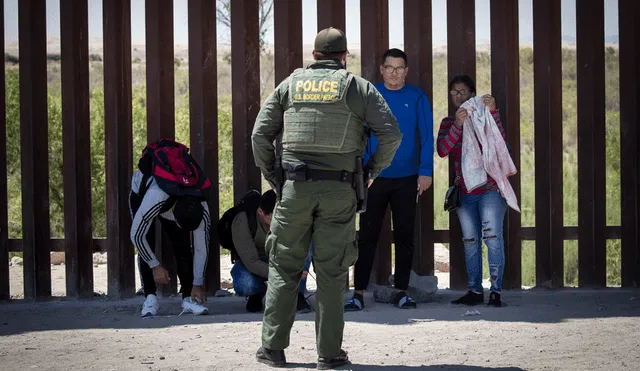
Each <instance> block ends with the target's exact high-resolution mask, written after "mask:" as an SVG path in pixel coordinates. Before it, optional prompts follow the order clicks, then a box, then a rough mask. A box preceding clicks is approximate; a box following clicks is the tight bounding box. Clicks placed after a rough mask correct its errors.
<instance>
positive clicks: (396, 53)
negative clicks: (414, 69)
mask: <svg viewBox="0 0 640 371" xmlns="http://www.w3.org/2000/svg"><path fill="white" fill-rule="evenodd" d="M389 57H391V58H402V59H403V60H404V65H405V66H408V63H407V54H405V52H403V51H402V50H400V49H396V48H393V49H389V50H387V51H386V52H384V54H383V55H382V64H384V62H385V61H386V60H387V58H389Z"/></svg>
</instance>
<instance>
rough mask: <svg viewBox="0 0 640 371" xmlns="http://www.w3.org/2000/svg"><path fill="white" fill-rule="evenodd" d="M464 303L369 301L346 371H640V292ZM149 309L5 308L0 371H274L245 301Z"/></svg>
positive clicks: (55, 303)
mask: <svg viewBox="0 0 640 371" xmlns="http://www.w3.org/2000/svg"><path fill="white" fill-rule="evenodd" d="M12 268H14V267H12ZM57 268H60V269H62V271H64V266H57V267H54V272H55V270H56V269H57ZM102 269H105V270H106V267H105V266H99V267H98V268H95V271H96V275H98V274H99V273H100V272H101V270H102ZM224 271H225V269H224V268H223V272H224ZM13 274H15V272H14V270H13V269H12V277H13ZM54 282H55V280H54ZM105 282H106V280H105ZM313 284H314V281H313V280H312V279H311V280H309V286H310V288H312V287H313ZM99 285H100V283H99V281H96V288H97V290H100V286H99ZM61 287H62V288H64V285H62V286H61ZM12 289H13V286H12ZM54 292H55V289H54ZM460 294H461V292H452V291H449V290H440V291H439V292H438V294H437V295H436V300H435V301H434V302H432V303H424V304H420V305H419V307H418V309H415V310H399V309H396V308H394V307H392V306H390V305H388V304H379V303H375V302H373V300H372V297H371V295H370V294H368V295H367V296H366V298H365V301H366V305H367V307H366V309H365V310H364V311H363V312H360V313H347V314H346V315H345V319H346V321H347V323H346V326H345V337H344V345H343V346H344V348H345V349H346V350H347V351H348V352H349V355H350V357H351V359H352V361H353V364H352V365H350V366H347V367H344V368H343V369H350V370H374V371H375V370H436V369H446V370H464V371H466V370H609V369H611V370H638V369H639V367H638V365H640V290H623V289H607V290H574V289H567V290H560V291H553V292H551V291H538V290H527V291H511V292H505V293H503V298H504V300H505V301H506V302H507V303H508V306H507V307H505V308H488V307H486V306H480V307H475V308H473V309H477V310H478V311H479V312H480V314H479V315H475V316H464V314H465V313H466V311H467V310H468V309H469V308H467V307H457V306H454V305H451V304H449V301H450V300H452V299H453V298H455V297H456V296H457V295H460ZM349 295H350V294H349V293H345V297H348V296H349ZM310 300H311V302H312V305H314V306H315V302H314V297H313V296H312V297H311V298H310ZM141 302H142V298H141V297H136V298H133V299H129V300H124V301H115V300H109V299H106V298H104V297H99V298H96V299H93V300H90V301H77V300H66V299H53V300H51V301H49V302H44V303H42V302H36V303H33V302H25V301H24V300H14V301H12V302H8V303H0V365H1V366H0V369H1V370H3V371H13V370H17V371H24V370H29V369H38V370H107V371H108V370H144V371H147V370H158V371H160V370H162V371H170V370H266V369H268V368H266V367H263V366H262V365H259V364H258V363H256V362H255V359H254V354H255V351H256V350H257V348H258V347H259V346H260V329H261V326H260V324H261V315H260V314H247V313H245V311H244V304H245V301H244V299H243V298H240V297H237V296H233V297H225V298H210V299H209V302H208V307H209V309H210V311H211V313H210V315H208V316H201V317H193V316H190V315H186V316H177V314H178V313H179V312H180V304H179V300H178V299H176V298H164V299H162V300H161V310H160V313H159V316H157V317H155V318H151V319H140V318H139V315H138V313H139V308H140V304H141ZM410 319H422V320H430V321H429V322H409V320H410ZM313 320H314V314H313V313H308V314H300V315H298V316H297V319H296V323H295V324H294V327H293V331H292V334H291V346H290V347H289V348H288V349H287V351H286V355H287V360H288V361H289V363H290V365H289V366H290V368H292V369H297V370H303V369H310V368H315V362H316V360H317V354H316V351H315V335H314V322H313ZM431 320H432V321H431Z"/></svg>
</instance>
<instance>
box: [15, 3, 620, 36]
mask: <svg viewBox="0 0 640 371" xmlns="http://www.w3.org/2000/svg"><path fill="white" fill-rule="evenodd" d="M144 1H145V0H131V8H132V9H131V14H132V16H131V17H132V25H131V37H132V40H133V41H134V42H136V41H137V42H144V39H145V34H144ZM514 1H515V0H514ZM575 1H576V0H562V35H563V38H564V39H565V41H569V42H572V41H574V40H573V38H575V33H576V29H575ZM302 3H303V11H302V16H303V21H302V28H303V43H304V44H312V43H313V39H314V37H315V35H316V31H317V30H316V28H317V22H316V19H317V18H316V17H317V10H316V6H317V1H316V0H302ZM475 3H476V39H477V41H478V43H487V42H488V41H489V39H490V28H489V15H490V11H489V0H475ZM4 4H5V5H4V6H5V40H6V41H17V39H18V0H5V1H4ZM359 5H360V0H346V13H347V14H346V33H347V39H348V41H349V44H351V45H358V44H359V43H360V11H359ZM531 12H532V0H520V6H519V16H520V19H519V25H520V40H521V42H522V43H531V42H532V39H533V36H532V16H531ZM446 14H447V13H446V0H433V43H434V44H436V45H442V44H446V42H447V40H446V36H447V35H446V33H447V32H446V31H447V22H446ZM402 18H403V1H402V0H389V43H390V44H391V45H402V44H403V38H404V34H403V20H402ZM270 25H271V26H272V25H273V22H271V23H270ZM617 35H618V1H617V0H605V38H606V39H607V40H609V39H614V38H615V36H617ZM47 37H48V38H60V2H59V0H47ZM89 37H96V38H101V37H102V0H89ZM174 38H175V42H176V44H187V41H188V35H187V0H174ZM218 41H219V42H223V43H224V42H228V41H229V33H228V30H226V29H225V28H224V27H223V26H221V25H220V24H218ZM267 42H268V43H273V27H270V31H269V33H268V35H267Z"/></svg>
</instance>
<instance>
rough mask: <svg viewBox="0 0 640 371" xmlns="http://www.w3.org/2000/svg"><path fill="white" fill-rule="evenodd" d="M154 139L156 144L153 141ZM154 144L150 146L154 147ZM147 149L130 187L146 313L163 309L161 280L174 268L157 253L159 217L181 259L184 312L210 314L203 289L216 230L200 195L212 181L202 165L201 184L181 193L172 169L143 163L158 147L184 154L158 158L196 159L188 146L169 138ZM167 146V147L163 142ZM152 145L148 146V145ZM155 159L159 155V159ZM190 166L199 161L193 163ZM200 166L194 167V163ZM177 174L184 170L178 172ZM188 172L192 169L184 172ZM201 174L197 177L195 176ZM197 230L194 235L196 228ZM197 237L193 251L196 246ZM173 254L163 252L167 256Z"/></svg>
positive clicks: (133, 233) (175, 166)
mask: <svg viewBox="0 0 640 371" xmlns="http://www.w3.org/2000/svg"><path fill="white" fill-rule="evenodd" d="M152 145H153V146H152ZM149 146H152V147H151V149H149V148H150V147H149ZM149 146H148V147H147V148H146V149H145V152H143V157H142V158H141V160H140V163H139V167H140V169H141V170H143V171H141V170H137V171H136V172H135V173H134V174H133V177H132V179H131V192H130V194H129V207H130V212H131V218H132V220H133V222H132V225H131V242H132V243H133V245H134V246H135V248H136V249H137V250H138V264H139V270H140V276H141V280H142V286H143V290H144V295H145V301H144V304H143V305H142V311H141V316H142V317H145V316H155V315H156V314H157V313H158V309H159V303H158V298H157V296H156V285H157V284H161V285H166V284H168V283H169V280H170V278H169V272H168V271H167V270H166V269H165V268H164V267H163V266H162V263H161V262H160V261H158V259H157V258H156V256H155V253H154V249H155V224H156V221H160V224H161V226H162V229H163V230H164V232H165V233H166V236H168V237H169V239H170V241H171V245H172V247H173V252H174V258H175V259H176V266H177V273H178V278H179V279H180V286H181V287H180V293H182V313H193V314H195V315H200V314H206V313H207V308H206V307H205V306H204V305H203V304H204V303H205V302H206V293H205V290H204V287H203V285H204V274H205V267H206V265H207V259H208V254H209V240H210V235H211V217H210V215H209V208H208V207H207V203H206V201H204V200H203V198H202V197H201V196H200V191H207V190H208V188H209V187H210V183H209V181H208V180H207V179H206V177H204V176H203V174H202V173H201V171H200V169H199V168H198V169H197V170H198V171H199V172H200V174H199V179H200V181H199V182H193V183H194V184H197V185H198V187H200V188H194V191H193V192H184V190H183V191H181V192H180V193H182V195H179V196H177V195H175V194H171V195H170V194H169V193H167V191H169V192H172V193H173V191H172V190H173V189H175V188H176V187H175V185H171V184H170V183H171V182H172V175H170V174H155V175H154V169H155V166H154V165H151V163H146V165H145V164H144V163H145V162H146V160H147V157H148V156H146V155H147V154H149V153H152V152H154V151H165V152H171V151H173V150H176V151H178V153H180V154H181V155H180V156H171V155H169V156H157V157H158V158H165V159H166V158H169V159H172V160H171V161H173V160H174V159H179V160H178V161H179V162H182V161H183V160H184V159H187V160H191V161H192V159H191V158H190V156H189V155H187V156H183V155H182V151H185V152H184V153H188V148H186V147H184V146H182V145H181V144H179V143H177V142H174V141H172V140H168V141H167V142H162V141H159V142H156V143H152V144H150V145H149ZM163 146H166V147H163ZM148 149H149V151H147V150H148ZM154 161H155V160H154ZM171 165H172V167H171V169H178V168H179V166H178V165H179V164H174V163H172V164H171ZM187 166H188V167H190V166H195V167H197V165H193V164H192V163H188V164H187ZM194 169H195V168H194ZM195 173H196V172H188V173H187V174H191V175H193V174H195ZM178 176H180V177H181V176H182V175H181V174H178ZM185 176H187V175H185ZM196 178H198V177H196ZM192 233H193V238H192V236H191V234H192ZM192 241H193V251H192ZM168 258H169V257H168V256H165V257H163V259H164V260H166V259H168ZM182 313H180V314H182Z"/></svg>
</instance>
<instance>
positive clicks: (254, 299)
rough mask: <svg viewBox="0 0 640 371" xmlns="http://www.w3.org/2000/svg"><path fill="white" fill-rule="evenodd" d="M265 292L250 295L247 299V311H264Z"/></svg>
mask: <svg viewBox="0 0 640 371" xmlns="http://www.w3.org/2000/svg"><path fill="white" fill-rule="evenodd" d="M263 297H264V294H253V295H249V298H248V299H247V311H248V312H251V313H257V312H262V310H263V308H262V298H263Z"/></svg>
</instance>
